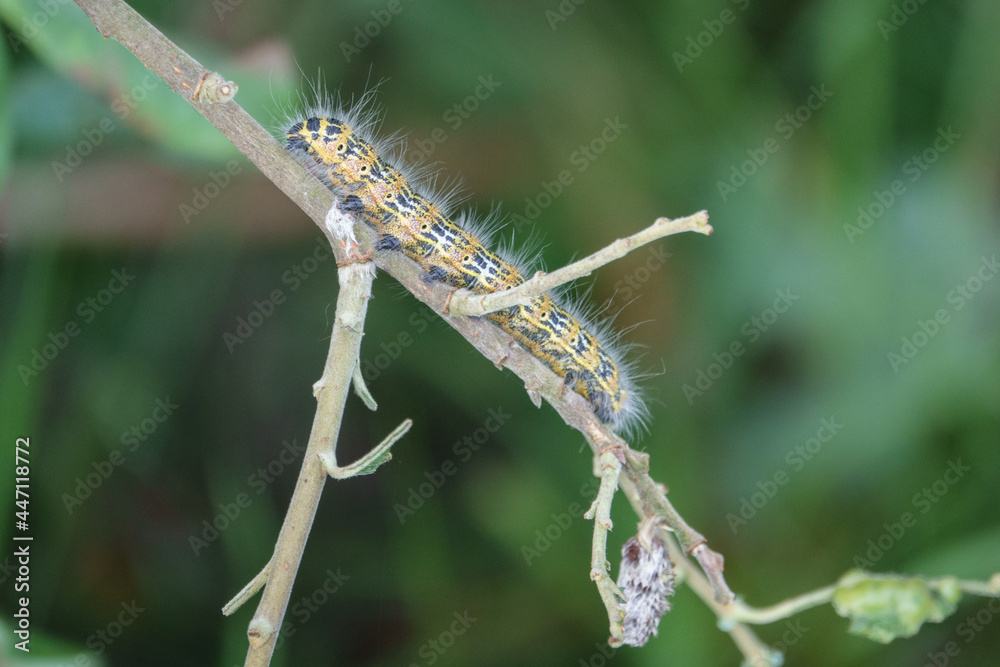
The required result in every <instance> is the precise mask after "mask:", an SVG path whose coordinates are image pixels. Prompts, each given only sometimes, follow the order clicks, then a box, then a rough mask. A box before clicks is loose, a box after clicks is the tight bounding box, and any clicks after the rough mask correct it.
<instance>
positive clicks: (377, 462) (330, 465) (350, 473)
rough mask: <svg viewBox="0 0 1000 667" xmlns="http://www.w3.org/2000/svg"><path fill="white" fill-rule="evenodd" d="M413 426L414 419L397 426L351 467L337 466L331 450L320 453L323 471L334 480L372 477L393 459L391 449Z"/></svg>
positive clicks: (334, 455)
mask: <svg viewBox="0 0 1000 667" xmlns="http://www.w3.org/2000/svg"><path fill="white" fill-rule="evenodd" d="M411 426H413V420H412V419H404V420H403V423H401V424H400V425H399V426H397V427H396V428H395V429H394V430H393V431H392V433H390V434H389V435H387V436H386V437H385V439H383V440H382V442H380V443H378V444H377V445H376V446H375V447H374V449H372V450H371V451H370V452H368V453H367V454H365V455H364V456H362V457H361V458H360V459H358V460H357V461H355V462H354V463H352V464H351V465H349V466H344V467H340V466H338V465H337V457H336V453H335V451H334V450H333V449H332V448H331V449H330V451H329V452H320V454H319V458H320V460H321V461H323V469H324V470H325V471H326V474H328V475H329V476H330V477H333V478H334V479H349V478H351V477H358V476H359V475H370V474H372V473H373V472H375V471H376V470H377V469H378V467H379V466H381V465H382V464H383V463H386V462H387V461H389V460H391V459H392V452H390V451H389V448H390V447H392V446H393V445H394V444H396V441H397V440H399V439H400V438H402V437H403V436H404V435H406V432H407V431H409V430H410V427H411Z"/></svg>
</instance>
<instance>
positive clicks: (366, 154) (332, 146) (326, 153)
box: [285, 117, 379, 187]
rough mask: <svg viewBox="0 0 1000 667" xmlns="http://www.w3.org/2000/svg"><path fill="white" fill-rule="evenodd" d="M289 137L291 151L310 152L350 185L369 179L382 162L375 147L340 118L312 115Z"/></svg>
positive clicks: (294, 128)
mask: <svg viewBox="0 0 1000 667" xmlns="http://www.w3.org/2000/svg"><path fill="white" fill-rule="evenodd" d="M285 138H286V139H287V141H288V143H287V147H288V150H289V151H291V152H293V153H299V154H305V155H307V156H308V157H309V158H310V159H311V160H312V161H313V162H315V163H316V164H318V165H322V166H324V167H326V168H327V169H329V170H330V171H332V172H334V173H335V174H336V175H337V176H338V177H339V178H337V179H336V181H337V182H340V183H343V184H344V185H346V186H348V187H349V186H351V185H354V184H356V183H361V182H369V181H370V180H371V178H372V173H373V171H374V169H375V168H376V166H377V165H378V163H379V159H378V153H377V152H376V151H375V148H374V147H372V145H371V144H370V143H368V142H367V141H364V140H363V139H360V138H359V137H358V135H357V134H355V132H354V130H353V129H352V128H351V126H350V125H348V124H347V123H344V122H341V121H338V120H336V119H332V118H323V117H312V118H309V119H307V120H305V121H302V122H299V123H295V124H294V125H292V127H290V128H289V129H288V132H286V134H285Z"/></svg>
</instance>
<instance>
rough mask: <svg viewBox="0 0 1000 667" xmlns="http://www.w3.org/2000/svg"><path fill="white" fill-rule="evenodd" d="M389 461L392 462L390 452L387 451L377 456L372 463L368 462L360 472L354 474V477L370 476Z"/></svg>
mask: <svg viewBox="0 0 1000 667" xmlns="http://www.w3.org/2000/svg"><path fill="white" fill-rule="evenodd" d="M391 460H392V452H391V451H389V450H388V449H387V450H385V451H384V452H382V453H381V454H379V456H378V457H377V458H376V459H375V460H374V461H371V462H369V463H368V464H367V465H365V466H364V467H362V468H361V469H360V470H358V471H357V472H355V473H354V476H360V475H370V474H372V473H373V472H375V471H376V470H378V469H379V466H381V465H382V464H383V463H388V462H389V461H391Z"/></svg>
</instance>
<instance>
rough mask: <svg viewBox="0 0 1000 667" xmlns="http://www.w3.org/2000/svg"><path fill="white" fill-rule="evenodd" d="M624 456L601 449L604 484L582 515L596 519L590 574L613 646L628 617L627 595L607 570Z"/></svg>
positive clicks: (600, 467)
mask: <svg viewBox="0 0 1000 667" xmlns="http://www.w3.org/2000/svg"><path fill="white" fill-rule="evenodd" d="M623 461H624V457H623V456H622V454H621V453H620V452H618V451H616V450H613V449H609V450H606V451H604V452H601V455H600V456H599V457H598V468H599V469H598V470H597V471H596V473H597V475H598V476H599V477H600V478H601V485H600V487H599V488H598V490H597V498H595V499H594V503H593V504H592V505H591V506H590V509H589V510H587V511H586V512H585V513H584V515H583V518H585V519H593V520H594V538H593V541H592V543H591V548H590V578H591V579H592V580H593V581H594V583H595V584H597V591H598V593H600V595H601V600H602V601H603V602H604V607H605V608H606V609H607V610H608V623H609V624H610V629H611V639H609V640H608V643H609V644H610V645H611V646H621V644H622V641H623V634H622V622H623V621H624V620H625V608H624V607H623V606H622V605H623V604H624V602H625V596H623V595H622V592H621V589H619V588H618V586H617V585H616V584H615V581H614V579H613V578H612V577H611V576H610V575H609V574H608V531H610V530H611V529H612V527H613V526H612V523H611V501H612V500H613V499H614V497H615V491H617V490H618V476H619V474H620V473H621V470H622V462H623Z"/></svg>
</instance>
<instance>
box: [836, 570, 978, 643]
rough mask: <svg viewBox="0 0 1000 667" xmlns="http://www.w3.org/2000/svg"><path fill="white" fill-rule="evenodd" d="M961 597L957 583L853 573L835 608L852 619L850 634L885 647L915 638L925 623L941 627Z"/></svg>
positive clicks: (845, 578)
mask: <svg viewBox="0 0 1000 667" xmlns="http://www.w3.org/2000/svg"><path fill="white" fill-rule="evenodd" d="M961 597H962V591H961V589H960V588H959V585H958V580H957V579H955V578H954V577H945V578H942V579H936V580H934V581H928V580H926V579H920V578H909V577H901V576H897V575H876V574H870V573H867V572H864V571H862V570H851V571H850V572H848V573H847V574H845V575H844V576H843V577H841V579H840V582H839V584H838V586H837V590H836V592H834V594H833V608H834V609H835V610H836V611H837V613H838V614H840V615H841V616H843V617H845V618H849V619H851V625H850V627H848V628H847V631H848V632H851V633H853V634H856V635H864V636H865V637H868V638H869V639H873V640H875V641H877V642H881V643H883V644H888V643H889V642H891V641H892V640H893V639H895V638H896V637H912V636H913V635H915V634H917V631H919V630H920V626H921V625H923V624H924V623H926V622H928V621H929V622H932V623H940V622H941V621H943V620H944V619H945V618H947V617H948V616H950V615H951V614H953V613H954V612H955V607H956V604H957V603H958V600H959V598H961Z"/></svg>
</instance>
